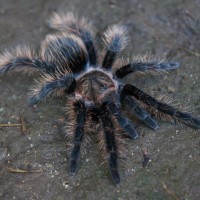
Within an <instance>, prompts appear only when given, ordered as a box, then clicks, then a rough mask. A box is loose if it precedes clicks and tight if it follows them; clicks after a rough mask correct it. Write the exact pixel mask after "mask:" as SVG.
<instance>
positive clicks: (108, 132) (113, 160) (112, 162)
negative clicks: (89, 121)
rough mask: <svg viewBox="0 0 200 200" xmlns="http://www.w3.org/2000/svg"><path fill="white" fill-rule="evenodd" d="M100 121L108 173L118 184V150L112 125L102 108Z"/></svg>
mask: <svg viewBox="0 0 200 200" xmlns="http://www.w3.org/2000/svg"><path fill="white" fill-rule="evenodd" d="M101 122H102V125H103V131H104V138H105V143H106V149H107V152H108V154H109V158H108V164H109V170H110V174H111V176H112V179H113V181H114V183H115V184H119V183H120V175H119V172H118V163H117V160H118V152H117V146H116V141H115V134H114V127H113V123H112V121H111V119H110V117H109V115H108V113H107V111H106V110H105V109H104V108H102V112H101Z"/></svg>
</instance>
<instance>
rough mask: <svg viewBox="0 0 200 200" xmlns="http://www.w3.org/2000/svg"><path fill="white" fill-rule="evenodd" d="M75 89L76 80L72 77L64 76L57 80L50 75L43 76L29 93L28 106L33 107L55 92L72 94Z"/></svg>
mask: <svg viewBox="0 0 200 200" xmlns="http://www.w3.org/2000/svg"><path fill="white" fill-rule="evenodd" d="M75 87H76V80H75V79H74V78H73V76H72V75H69V74H66V75H63V76H61V77H59V78H58V77H56V76H53V75H51V74H45V75H44V76H43V77H42V78H41V80H40V82H38V83H37V85H36V86H34V87H33V88H32V90H31V91H30V98H29V105H34V104H36V103H38V102H39V101H41V100H42V99H44V98H45V97H46V96H49V95H51V94H53V93H54V94H55V93H56V92H66V93H68V94H69V93H72V92H73V91H74V89H75Z"/></svg>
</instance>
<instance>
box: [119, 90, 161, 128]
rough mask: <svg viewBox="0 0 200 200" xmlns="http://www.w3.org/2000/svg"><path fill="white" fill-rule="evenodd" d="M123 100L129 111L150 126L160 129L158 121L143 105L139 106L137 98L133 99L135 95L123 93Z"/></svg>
mask: <svg viewBox="0 0 200 200" xmlns="http://www.w3.org/2000/svg"><path fill="white" fill-rule="evenodd" d="M121 101H122V102H123V104H124V105H126V107H127V108H128V109H127V110H128V112H129V113H131V114H133V115H136V116H137V117H138V118H139V119H140V120H141V121H143V122H144V123H145V124H146V125H147V126H149V127H150V128H152V129H154V130H157V129H158V124H157V122H156V121H155V120H154V119H153V118H152V117H151V115H150V114H149V113H148V112H146V111H145V110H144V109H143V108H142V107H140V106H139V104H138V103H137V102H136V100H135V99H133V97H131V96H128V95H123V94H121Z"/></svg>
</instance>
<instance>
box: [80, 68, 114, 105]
mask: <svg viewBox="0 0 200 200" xmlns="http://www.w3.org/2000/svg"><path fill="white" fill-rule="evenodd" d="M113 89H114V90H115V83H114V81H113V80H112V78H111V77H110V76H109V75H108V74H106V73H105V72H103V71H99V70H92V71H90V72H88V73H85V74H84V75H82V76H81V77H80V78H79V79H78V80H77V89H76V92H77V93H78V94H79V95H81V96H82V97H83V98H84V99H85V100H87V101H93V102H97V103H100V102H101V99H102V98H103V97H104V96H105V95H106V94H107V93H108V92H110V91H111V90H113Z"/></svg>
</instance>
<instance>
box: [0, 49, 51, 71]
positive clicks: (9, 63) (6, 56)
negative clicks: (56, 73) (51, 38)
mask: <svg viewBox="0 0 200 200" xmlns="http://www.w3.org/2000/svg"><path fill="white" fill-rule="evenodd" d="M53 68H55V66H54V65H52V64H50V63H47V62H45V61H43V60H40V59H38V58H36V56H35V55H34V53H33V51H32V50H31V49H30V48H29V47H25V46H24V47H17V48H16V49H14V50H12V51H11V52H9V51H5V52H4V53H3V54H2V55H0V74H3V73H7V72H9V71H11V70H16V71H24V72H31V71H34V70H42V71H44V72H48V71H51V70H52V69H53Z"/></svg>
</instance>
